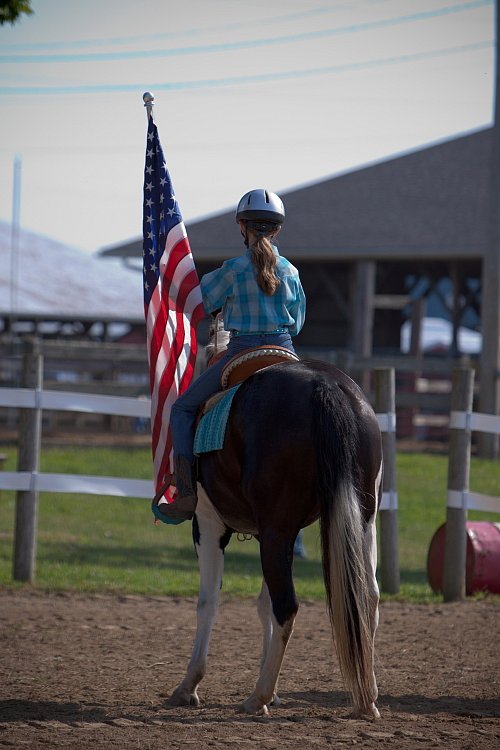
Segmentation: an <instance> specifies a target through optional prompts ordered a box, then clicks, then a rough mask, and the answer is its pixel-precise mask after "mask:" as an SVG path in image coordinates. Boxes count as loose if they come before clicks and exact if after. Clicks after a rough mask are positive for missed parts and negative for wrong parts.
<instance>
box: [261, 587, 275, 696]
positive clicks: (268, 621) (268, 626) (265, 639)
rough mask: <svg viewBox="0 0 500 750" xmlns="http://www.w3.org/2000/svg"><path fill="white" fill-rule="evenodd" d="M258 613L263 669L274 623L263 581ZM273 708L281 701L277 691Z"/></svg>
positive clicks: (269, 599)
mask: <svg viewBox="0 0 500 750" xmlns="http://www.w3.org/2000/svg"><path fill="white" fill-rule="evenodd" d="M257 612H258V614H259V619H260V622H261V625H262V659H261V667H262V665H263V664H264V661H265V659H266V656H267V652H268V651H269V647H270V645H271V638H272V635H273V621H272V615H273V611H272V606H271V597H270V596H269V589H268V588H267V584H266V582H265V581H262V588H261V590H260V594H259V598H258V600H257ZM271 703H272V705H273V706H279V704H280V699H279V697H278V695H277V694H276V691H274V693H273V698H272V701H271Z"/></svg>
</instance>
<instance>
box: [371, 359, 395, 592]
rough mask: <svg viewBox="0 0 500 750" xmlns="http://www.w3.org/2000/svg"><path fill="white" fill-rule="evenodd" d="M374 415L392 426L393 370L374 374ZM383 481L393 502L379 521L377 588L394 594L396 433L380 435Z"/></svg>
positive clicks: (385, 489) (393, 401) (393, 413)
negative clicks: (378, 579)
mask: <svg viewBox="0 0 500 750" xmlns="http://www.w3.org/2000/svg"><path fill="white" fill-rule="evenodd" d="M375 411H376V412H377V413H379V414H389V415H391V416H390V421H391V422H392V421H393V419H392V417H394V419H395V414H396V379H395V373H394V368H393V367H390V368H380V369H377V370H375ZM382 450H383V452H384V478H383V484H382V488H383V491H384V492H389V494H390V496H391V498H393V501H391V507H390V508H389V509H388V510H381V511H380V514H379V518H380V587H381V590H382V591H383V592H384V593H386V594H397V593H398V592H399V586H400V572H399V533H398V509H397V501H396V498H397V495H396V433H395V431H392V430H389V432H383V433H382Z"/></svg>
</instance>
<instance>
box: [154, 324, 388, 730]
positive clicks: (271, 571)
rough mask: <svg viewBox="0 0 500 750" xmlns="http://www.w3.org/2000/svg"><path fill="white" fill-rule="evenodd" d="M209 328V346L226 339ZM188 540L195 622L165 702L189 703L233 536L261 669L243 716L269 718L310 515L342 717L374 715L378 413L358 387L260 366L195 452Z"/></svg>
mask: <svg viewBox="0 0 500 750" xmlns="http://www.w3.org/2000/svg"><path fill="white" fill-rule="evenodd" d="M227 343H228V334H225V332H224V331H221V324H220V323H218V324H215V325H212V328H211V331H210V336H209V344H208V346H207V353H208V354H209V356H214V355H217V354H218V353H220V352H221V351H223V350H224V349H225V348H226V347H227ZM198 461H199V465H198V506H197V509H196V513H195V516H194V518H193V540H194V544H195V548H196V552H197V556H198V561H199V569H200V589H199V597H198V604H197V628H196V635H195V639H194V645H193V650H192V655H191V658H190V661H189V663H188V667H187V671H186V675H185V677H184V679H183V680H182V681H181V682H180V684H179V685H178V687H177V688H176V689H175V690H174V691H173V693H172V694H171V696H170V698H169V700H168V703H169V704H170V705H171V706H198V705H200V699H199V696H198V686H199V683H200V682H201V680H202V678H203V677H204V675H205V673H206V665H207V655H208V648H209V641H210V636H211V631H212V626H213V623H214V620H215V617H216V614H217V610H218V603H219V591H220V589H221V586H222V574H223V567H224V550H225V548H226V547H227V545H228V543H229V541H230V539H231V536H232V534H233V533H235V532H239V533H242V534H246V535H253V536H254V537H255V538H256V539H257V540H258V542H259V545H260V559H261V565H262V573H263V581H262V588H261V591H260V594H259V597H258V600H257V611H258V615H259V619H260V621H261V625H262V632H263V646H262V660H261V667H260V673H259V675H258V678H257V681H256V684H255V688H254V690H253V692H252V693H251V694H250V695H249V697H248V698H247V699H246V700H245V701H244V702H243V704H242V705H241V707H240V710H241V711H242V712H245V713H248V714H254V715H268V713H269V709H268V706H269V705H273V706H278V705H279V703H280V699H279V697H278V694H277V682H278V677H279V673H280V669H281V665H282V661H283V658H284V655H285V650H286V648H287V644H288V642H289V639H290V637H291V635H292V631H293V628H294V621H295V617H296V614H297V611H298V608H299V604H298V601H297V597H296V594H295V589H294V584H293V576H292V567H293V546H294V541H295V538H296V536H297V533H298V532H299V530H300V529H302V528H304V527H306V526H308V525H310V524H312V523H313V522H315V521H316V520H317V519H319V522H320V537H321V549H322V570H323V578H324V583H325V590H326V602H327V610H328V615H329V619H330V622H331V628H332V636H333V641H334V644H335V647H336V651H337V655H338V661H339V664H340V671H341V675H342V678H343V681H344V684H345V686H346V688H347V689H348V691H349V693H350V696H351V699H352V716H354V717H359V718H366V719H370V720H373V719H376V718H379V712H378V709H377V707H376V700H377V695H378V689H377V683H376V679H375V674H374V639H375V631H376V629H377V625H378V604H379V590H378V585H377V580H376V577H375V572H376V562H377V548H376V529H375V519H376V514H377V510H378V506H379V504H380V498H381V481H382V446H381V437H380V429H379V425H378V422H377V418H376V416H375V414H374V412H373V409H372V407H371V406H370V404H369V402H368V400H367V398H366V397H365V395H364V393H363V392H362V390H361V389H360V388H359V386H358V385H357V384H356V383H355V382H354V381H353V380H351V378H350V377H348V376H347V375H346V374H345V373H343V372H342V371H341V370H339V369H337V368H336V367H334V366H332V365H329V364H326V363H323V362H319V361H308V360H299V361H295V362H284V363H282V364H276V365H273V366H271V367H267V368H264V369H263V370H261V371H259V372H256V373H255V374H253V375H251V376H250V377H249V378H248V379H246V380H245V381H244V382H243V383H242V384H241V385H240V387H239V389H238V391H237V392H236V395H235V396H234V398H233V403H232V406H231V412H230V415H229V419H228V424H227V430H226V436H225V440H224V445H223V448H222V449H221V450H218V451H212V452H210V453H205V454H202V455H201V456H200V457H199V459H198Z"/></svg>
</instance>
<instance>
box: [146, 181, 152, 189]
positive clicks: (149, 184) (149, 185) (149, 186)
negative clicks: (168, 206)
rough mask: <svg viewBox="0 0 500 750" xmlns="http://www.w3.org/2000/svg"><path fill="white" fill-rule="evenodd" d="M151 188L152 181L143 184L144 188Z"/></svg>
mask: <svg viewBox="0 0 500 750" xmlns="http://www.w3.org/2000/svg"><path fill="white" fill-rule="evenodd" d="M152 189H153V183H152V182H147V183H146V184H145V185H144V190H152Z"/></svg>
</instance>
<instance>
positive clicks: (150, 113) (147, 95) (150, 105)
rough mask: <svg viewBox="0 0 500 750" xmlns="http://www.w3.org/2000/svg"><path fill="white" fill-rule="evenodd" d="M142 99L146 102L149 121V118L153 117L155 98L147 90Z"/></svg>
mask: <svg viewBox="0 0 500 750" xmlns="http://www.w3.org/2000/svg"><path fill="white" fill-rule="evenodd" d="M142 101H143V102H144V106H145V107H146V114H147V116H148V122H149V118H150V117H153V107H154V103H155V98H154V96H153V94H152V93H151V92H150V91H146V92H145V93H144V94H143V95H142Z"/></svg>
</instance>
